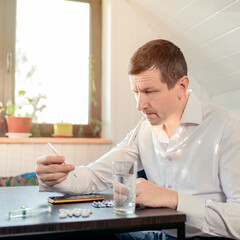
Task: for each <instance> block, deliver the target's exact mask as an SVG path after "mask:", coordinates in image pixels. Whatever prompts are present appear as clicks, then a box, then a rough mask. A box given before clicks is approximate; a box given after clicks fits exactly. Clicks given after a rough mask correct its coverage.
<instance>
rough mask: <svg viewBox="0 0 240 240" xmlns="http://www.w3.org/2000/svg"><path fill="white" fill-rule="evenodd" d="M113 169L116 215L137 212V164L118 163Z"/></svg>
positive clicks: (115, 163) (113, 164)
mask: <svg viewBox="0 0 240 240" xmlns="http://www.w3.org/2000/svg"><path fill="white" fill-rule="evenodd" d="M112 167H113V199H114V211H115V213H116V214H121V215H126V214H132V213H134V212H135V199H136V177H137V162H135V161H133V162H127V161H116V162H113V163H112Z"/></svg>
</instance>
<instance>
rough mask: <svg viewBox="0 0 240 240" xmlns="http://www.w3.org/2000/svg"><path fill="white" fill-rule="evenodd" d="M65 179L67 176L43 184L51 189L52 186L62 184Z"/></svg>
mask: <svg viewBox="0 0 240 240" xmlns="http://www.w3.org/2000/svg"><path fill="white" fill-rule="evenodd" d="M66 178H67V175H66V176H64V177H62V178H59V179H57V180H49V181H45V182H44V183H45V184H47V185H48V186H49V187H53V186H54V185H56V184H58V183H61V182H63V181H64V180H65V179H66Z"/></svg>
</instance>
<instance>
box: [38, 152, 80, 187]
mask: <svg viewBox="0 0 240 240" xmlns="http://www.w3.org/2000/svg"><path fill="white" fill-rule="evenodd" d="M64 161H65V158H64V156H57V155H47V156H42V157H39V158H38V159H37V168H36V173H37V175H38V178H39V179H40V180H41V181H42V182H44V183H45V184H46V185H48V186H49V187H52V186H54V185H56V184H58V183H61V182H62V181H64V180H65V179H66V178H67V176H68V173H69V172H70V171H72V170H74V169H75V167H74V166H73V165H71V164H64Z"/></svg>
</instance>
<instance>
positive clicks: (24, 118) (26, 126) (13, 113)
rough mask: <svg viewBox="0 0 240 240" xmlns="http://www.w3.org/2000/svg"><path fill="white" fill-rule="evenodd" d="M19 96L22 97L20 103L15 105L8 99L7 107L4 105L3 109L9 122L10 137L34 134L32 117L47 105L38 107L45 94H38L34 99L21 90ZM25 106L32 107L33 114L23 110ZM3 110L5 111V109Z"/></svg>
mask: <svg viewBox="0 0 240 240" xmlns="http://www.w3.org/2000/svg"><path fill="white" fill-rule="evenodd" d="M18 94H19V97H20V98H21V104H20V105H14V104H13V103H12V101H11V100H8V101H7V104H6V107H5V109H4V108H3V105H0V106H2V109H4V110H5V117H6V122H7V130H8V133H7V135H8V136H9V137H29V136H31V135H32V134H31V133H30V132H31V126H32V119H33V118H34V117H36V116H35V113H36V111H42V110H43V109H44V108H45V107H46V106H45V105H42V106H41V107H38V106H37V105H38V102H39V100H40V99H41V98H43V96H38V97H35V98H33V99H31V98H29V97H26V96H25V94H26V92H25V91H23V90H21V91H19V92H18ZM24 107H28V108H30V109H31V114H29V113H28V112H24V111H22V112H21V110H23V109H24ZM4 110H3V111H4Z"/></svg>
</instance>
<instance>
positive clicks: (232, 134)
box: [177, 117, 240, 239]
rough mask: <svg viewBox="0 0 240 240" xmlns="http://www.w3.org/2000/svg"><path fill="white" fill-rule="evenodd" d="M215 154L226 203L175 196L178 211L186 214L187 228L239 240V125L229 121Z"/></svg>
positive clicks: (194, 197)
mask: <svg viewBox="0 0 240 240" xmlns="http://www.w3.org/2000/svg"><path fill="white" fill-rule="evenodd" d="M216 149H217V152H216V154H218V155H219V157H218V176H219V180H220V182H221V186H222V190H223V192H224V194H225V196H226V201H225V202H216V201H214V200H212V199H203V198H200V197H197V196H190V195H187V194H184V193H180V192H179V193H178V208H177V210H179V211H182V212H184V213H186V215H187V222H186V224H188V225H190V226H193V227H195V228H198V229H200V230H201V231H202V232H204V233H207V234H211V235H214V236H221V237H227V238H234V239H240V228H239V219H240V187H239V186H240V121H239V118H234V117H229V118H228V119H227V120H226V121H225V124H224V133H223V136H222V139H221V142H220V143H219V146H218V148H216Z"/></svg>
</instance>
